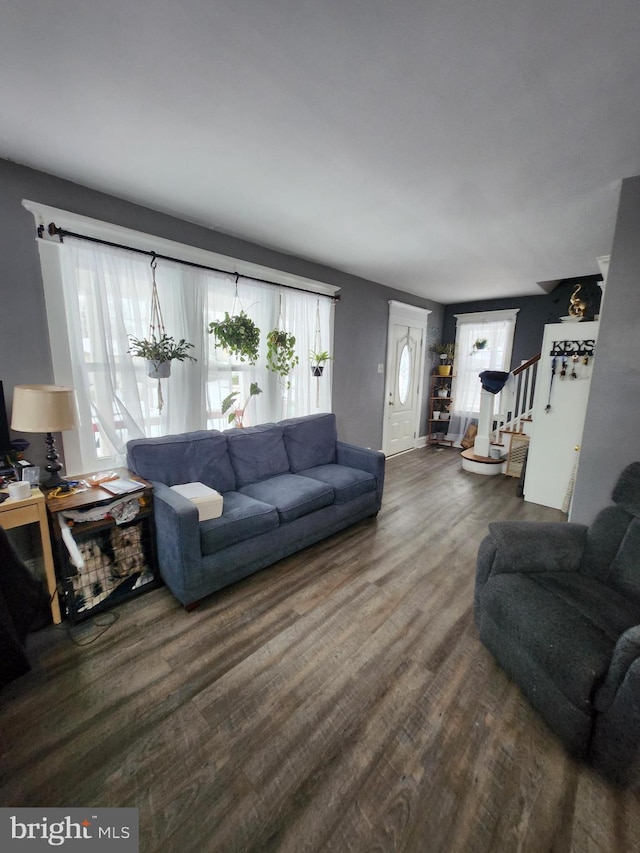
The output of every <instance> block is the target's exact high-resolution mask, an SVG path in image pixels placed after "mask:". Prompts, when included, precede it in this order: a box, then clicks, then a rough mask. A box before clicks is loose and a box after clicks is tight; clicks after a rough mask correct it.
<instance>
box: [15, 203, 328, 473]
mask: <svg viewBox="0 0 640 853" xmlns="http://www.w3.org/2000/svg"><path fill="white" fill-rule="evenodd" d="M25 206H28V205H25ZM29 209H32V212H34V214H36V219H38V216H40V217H41V219H42V220H44V219H47V221H50V220H49V219H48V217H49V216H51V215H52V213H51V209H41V208H40V207H39V206H36V205H32V207H30V208H29ZM53 215H55V217H56V220H62V221H56V224H57V225H60V226H62V227H64V228H66V229H68V230H76V231H82V233H90V236H97V237H101V236H103V235H104V234H105V233H106V234H108V236H107V237H104V236H103V238H104V239H109V240H111V241H113V242H121V243H125V242H126V243H127V244H128V245H135V246H139V247H141V248H146V246H145V239H146V240H147V241H149V240H151V241H152V243H153V246H154V248H153V251H157V252H159V253H166V254H170V253H171V255H172V256H173V257H180V252H179V250H180V248H182V249H183V250H184V254H188V255H190V257H189V258H185V259H193V257H194V254H193V253H194V250H193V249H191V248H190V247H179V246H178V247H176V244H171V245H169V246H168V247H167V246H166V245H165V241H162V240H159V239H156V238H149V236H148V235H135V234H134V235H132V234H131V232H127V233H124V232H125V229H117V228H115V227H114V226H108V225H105V226H104V230H103V232H102V234H101V233H100V231H101V229H100V223H97V224H96V223H95V222H94V221H89V223H90V225H89V227H88V226H87V222H84V223H80V227H78V226H77V225H76V226H75V227H73V225H74V224H75V223H72V224H69V221H70V219H72V218H73V217H71V216H70V215H68V214H67V215H66V216H67V219H64V217H65V214H64V212H62V211H54V212H53ZM83 226H84V227H83ZM96 232H98V233H96ZM119 232H122V233H119ZM134 241H135V242H134ZM38 243H39V248H40V255H41V261H42V270H43V279H44V285H45V298H46V301H47V316H48V322H49V332H50V339H51V349H52V358H53V365H54V376H55V382H56V383H58V384H65V385H72V386H73V387H74V388H75V389H76V395H77V399H78V407H79V415H80V427H79V428H78V429H77V430H74V431H72V432H69V433H64V434H63V442H64V452H65V463H66V469H67V472H68V473H80V472H90V471H96V470H100V469H104V468H109V467H114V466H117V465H123V464H124V463H125V454H126V442H127V441H128V440H129V439H132V438H138V437H142V436H145V435H146V436H153V435H166V434H174V433H179V432H185V431H190V430H195V429H212V428H214V429H226V428H227V427H229V420H228V415H227V414H223V412H222V410H221V408H222V401H223V400H224V398H225V397H227V395H228V394H229V393H231V392H233V391H237V392H238V393H237V397H236V405H237V407H238V408H243V406H244V403H245V401H246V400H247V399H249V403H248V406H247V411H246V412H245V413H244V418H243V421H244V424H245V425H247V424H255V423H262V422H265V421H273V420H281V419H283V418H286V417H295V416H298V415H303V414H310V413H312V412H314V411H331V369H330V365H331V362H329V363H328V369H325V371H324V374H323V376H322V378H321V379H318V378H316V377H314V376H313V375H312V373H311V370H310V364H309V351H310V350H312V349H314V348H315V347H316V345H317V341H318V339H320V340H321V343H322V347H323V348H324V349H326V350H331V349H332V345H333V300H332V299H331V292H332V290H333V288H330V287H329V286H325V289H326V295H325V294H324V293H320V294H318V293H317V292H316V293H313V292H306V291H305V290H304V289H303V290H294V289H291V288H289V287H278V286H277V283H276V284H275V285H267V284H264V283H262V282H258V281H256V280H255V279H253V278H251V277H249V276H242V275H240V276H237V275H235V274H234V273H232V272H228V273H226V272H214V271H210V270H201V269H195V268H193V267H189V266H185V265H184V264H180V263H174V262H170V261H164V260H162V259H158V261H157V267H156V270H155V273H156V281H157V287H158V294H159V298H160V303H161V306H162V313H163V321H164V326H165V327H166V331H167V334H169V335H171V336H173V337H174V338H175V339H176V340H179V339H181V338H184V339H185V340H187V341H189V342H191V343H193V344H194V347H193V349H191V350H189V352H190V353H191V354H193V356H194V357H195V358H196V359H197V361H196V362H195V363H191V362H190V361H184V362H178V361H174V362H172V375H171V377H170V378H169V379H166V380H161V381H160V383H159V382H158V380H153V379H150V378H148V377H147V375H146V371H145V363H144V361H143V360H142V359H140V358H136V357H133V356H132V355H131V353H130V352H129V348H130V336H135V337H137V338H145V337H148V333H149V321H150V315H151V293H152V289H151V288H152V274H151V267H150V258H149V257H148V256H146V255H141V254H138V253H134V252H130V251H127V250H125V249H119V248H114V247H111V246H103V245H99V244H95V243H90V242H87V241H83V240H76V239H74V238H71V237H65V239H64V242H63V243H60V242H59V241H57V240H49V239H46V238H41V239H39V240H38ZM167 249H168V250H167ZM197 257H198V260H199V262H201V263H207V262H208V263H207V265H211V266H213V265H214V264H215V263H219V256H213V255H209V253H201V252H199V253H197ZM226 260H227V261H228V262H229V261H231V262H232V259H226ZM265 272H268V271H263V270H260V276H261V277H266V275H265ZM271 272H272V274H273V273H274V272H275V271H271ZM286 278H288V280H290V279H291V277H286ZM271 280H273V275H272V276H271ZM304 282H305V283H306V280H304ZM283 283H284V282H283ZM320 287H322V285H321V284H320ZM241 309H242V310H244V311H246V313H247V314H248V315H249V316H250V317H251V319H252V320H254V322H255V323H256V325H257V326H258V327H259V329H260V331H261V334H260V339H261V346H260V357H259V360H258V362H257V363H256V364H255V365H248V364H247V363H246V362H234V361H232V360H230V359H229V357H228V355H227V353H225V352H224V351H222V350H220V349H216V347H215V345H214V338H213V336H212V335H210V334H209V332H208V328H209V323H210V322H211V321H212V320H219V319H221V318H222V317H224V314H225V312H229V313H232V312H233V311H237V310H241ZM276 326H277V327H278V328H282V329H285V330H286V331H287V332H289V333H290V334H293V335H295V337H296V351H297V354H298V355H299V359H300V362H299V364H298V366H297V367H295V368H294V370H293V372H292V373H291V374H290V376H289V377H288V379H289V383H290V384H288V385H287V383H283V382H281V381H280V380H279V377H278V376H277V374H275V373H273V372H271V371H269V370H268V369H267V364H266V342H265V341H266V335H267V333H268V332H269V331H270V330H271V329H273V328H275V327H276ZM252 383H257V384H258V386H259V388H260V389H261V393H260V394H258V395H255V396H251V397H250V394H249V391H250V387H251V384H252ZM159 394H161V397H159Z"/></svg>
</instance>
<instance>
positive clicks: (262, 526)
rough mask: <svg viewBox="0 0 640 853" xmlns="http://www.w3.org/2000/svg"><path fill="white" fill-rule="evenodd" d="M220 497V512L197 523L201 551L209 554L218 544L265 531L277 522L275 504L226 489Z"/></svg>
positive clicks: (215, 549)
mask: <svg viewBox="0 0 640 853" xmlns="http://www.w3.org/2000/svg"><path fill="white" fill-rule="evenodd" d="M223 498H224V506H223V511H222V515H221V516H220V517H219V518H212V519H209V521H202V522H201V523H200V542H201V547H202V553H203V555H204V554H213V553H215V552H216V551H219V550H220V549H221V548H226V547H227V546H229V545H235V544H236V543H237V542H243V541H244V540H245V539H250V538H251V537H253V536H259V535H260V534H261V533H267V532H268V531H269V530H274V529H275V528H276V527H278V525H279V523H280V521H279V518H278V511H277V510H276V508H275V506H269V504H265V503H262V502H261V501H257V500H254V499H253V498H251V497H249V495H243V494H240V492H226V493H225V494H224V495H223Z"/></svg>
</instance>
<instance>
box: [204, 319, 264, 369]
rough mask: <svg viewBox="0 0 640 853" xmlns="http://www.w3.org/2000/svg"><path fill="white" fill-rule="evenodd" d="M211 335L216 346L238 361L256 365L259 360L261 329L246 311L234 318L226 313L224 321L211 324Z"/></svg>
mask: <svg viewBox="0 0 640 853" xmlns="http://www.w3.org/2000/svg"><path fill="white" fill-rule="evenodd" d="M209 334H210V335H213V336H214V339H215V345H216V346H220V347H222V349H224V350H225V351H226V352H227V353H229V355H230V356H232V357H233V356H236V357H237V359H238V361H247V362H248V363H249V364H255V363H256V361H257V360H258V348H259V346H260V329H259V328H258V327H257V326H256V324H255V323H254V322H253V320H252V319H251V318H250V317H248V316H247V315H246V314H245V312H244V311H240V313H239V314H235V315H233V316H232V315H230V314H229V312H228V311H225V312H224V319H223V320H214V321H212V322H211V323H209Z"/></svg>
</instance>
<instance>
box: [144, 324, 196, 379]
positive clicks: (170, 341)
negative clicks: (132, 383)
mask: <svg viewBox="0 0 640 853" xmlns="http://www.w3.org/2000/svg"><path fill="white" fill-rule="evenodd" d="M129 340H130V341H131V346H130V348H129V350H128V352H130V353H131V355H133V356H137V357H138V358H144V359H146V361H147V362H148V366H147V373H149V375H154V374H155V373H158V372H160V365H167V364H168V365H169V366H170V364H171V362H172V361H185V360H187V359H188V360H189V361H197V359H196V358H194V357H193V356H192V355H189V350H190V349H193V344H190V343H188V341H186V340H185V339H184V338H180V340H179V341H176V340H175V338H173V337H171V335H167V334H166V333H164V332H163V333H162V335H160V337H156V336H155V335H154V334H152V335H151V337H150V338H142V339H141V338H136V337H135V336H134V335H129ZM169 373H170V369H169V370H168V371H165V374H164V375H166V376H168V375H169Z"/></svg>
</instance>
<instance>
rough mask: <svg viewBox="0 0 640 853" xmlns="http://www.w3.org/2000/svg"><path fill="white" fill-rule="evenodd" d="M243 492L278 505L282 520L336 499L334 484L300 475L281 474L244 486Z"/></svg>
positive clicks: (287, 519)
mask: <svg viewBox="0 0 640 853" xmlns="http://www.w3.org/2000/svg"><path fill="white" fill-rule="evenodd" d="M240 491H241V492H242V494H243V495H250V496H251V497H252V498H256V500H259V501H264V502H265V503H268V504H272V505H273V506H275V507H276V508H277V510H278V514H279V516H280V521H281V522H287V521H294V520H295V519H296V518H300V516H301V515H306V514H307V513H308V512H313V511H314V510H316V509H322V507H323V506H328V505H329V504H332V503H333V502H334V494H333V489H332V488H331V486H328V485H326V484H325V483H321V482H319V481H318V480H313V479H311V478H310V477H301V476H299V475H298V474H280V475H278V476H277V477H270V478H269V479H268V480H262V481H261V482H259V483H251V484H250V485H248V486H243V487H242V488H241V489H240Z"/></svg>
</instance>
